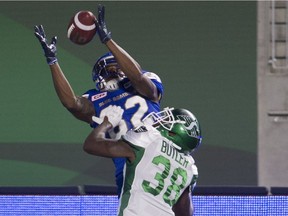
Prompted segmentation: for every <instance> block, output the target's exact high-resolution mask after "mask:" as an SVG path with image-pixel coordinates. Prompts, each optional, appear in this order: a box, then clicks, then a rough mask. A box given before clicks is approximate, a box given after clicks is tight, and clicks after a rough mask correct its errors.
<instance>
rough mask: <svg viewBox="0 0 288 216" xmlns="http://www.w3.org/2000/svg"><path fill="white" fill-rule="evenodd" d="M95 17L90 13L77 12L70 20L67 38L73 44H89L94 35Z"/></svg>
mask: <svg viewBox="0 0 288 216" xmlns="http://www.w3.org/2000/svg"><path fill="white" fill-rule="evenodd" d="M95 20H96V17H95V16H94V14H93V13H92V12H90V11H79V12H77V13H76V14H75V15H74V16H73V17H72V18H71V20H70V22H69V25H68V28H67V37H68V38H69V39H70V40H71V41H72V42H73V43H75V44H78V45H84V44H87V43H89V42H90V41H91V40H92V39H93V37H94V35H95V34H96V25H95Z"/></svg>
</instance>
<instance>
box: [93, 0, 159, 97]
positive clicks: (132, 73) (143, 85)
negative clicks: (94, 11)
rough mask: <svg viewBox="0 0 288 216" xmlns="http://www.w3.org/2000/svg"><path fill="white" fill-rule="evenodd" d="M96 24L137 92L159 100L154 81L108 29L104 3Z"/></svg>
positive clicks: (100, 6) (99, 10)
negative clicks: (142, 70) (144, 73)
mask: <svg viewBox="0 0 288 216" xmlns="http://www.w3.org/2000/svg"><path fill="white" fill-rule="evenodd" d="M96 26H97V33H98V35H99V38H100V40H101V42H102V43H104V44H105V45H106V46H107V48H108V49H109V50H110V51H111V52H112V54H113V55H114V57H115V58H116V60H117V62H118V64H119V66H120V68H121V70H122V71H123V72H124V73H125V75H126V76H127V77H128V78H129V80H130V81H131V82H132V85H133V86H134V88H135V89H136V90H137V92H138V93H139V94H141V95H143V96H145V97H147V98H149V99H150V100H152V101H158V100H159V95H158V91H157V88H156V86H155V85H154V83H153V82H152V81H151V80H150V79H149V78H147V77H146V76H143V74H142V72H141V67H140V65H139V64H138V62H137V61H136V60H135V59H134V58H133V57H132V56H130V55H129V54H128V53H127V52H126V51H125V50H124V49H123V48H122V47H120V46H119V45H118V44H117V43H116V42H115V41H114V40H113V39H112V36H111V32H110V31H108V29H107V26H106V23H105V7H104V6H102V5H99V6H98V19H97V20H96Z"/></svg>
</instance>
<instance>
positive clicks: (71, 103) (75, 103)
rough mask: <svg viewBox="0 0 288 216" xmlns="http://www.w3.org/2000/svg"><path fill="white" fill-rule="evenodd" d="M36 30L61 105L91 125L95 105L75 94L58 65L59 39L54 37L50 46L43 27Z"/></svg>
mask: <svg viewBox="0 0 288 216" xmlns="http://www.w3.org/2000/svg"><path fill="white" fill-rule="evenodd" d="M34 30H35V31H34V34H35V36H36V38H37V39H38V40H39V42H40V44H41V46H42V49H43V51H44V55H45V57H46V61H47V63H48V65H49V67H50V70H51V74H52V79H53V83H54V88H55V90H56V93H57V95H58V98H59V99H60V101H61V103H62V104H63V106H64V107H66V108H67V109H68V110H69V111H70V112H71V113H72V114H73V115H74V116H75V117H76V118H78V119H80V120H82V121H85V122H88V123H91V122H92V121H91V117H92V116H93V115H94V114H95V111H94V108H93V104H92V103H91V102H90V101H89V100H87V99H85V98H82V97H78V96H76V95H75V94H74V91H73V89H72V88H71V86H70V84H69V82H68V80H67V79H66V77H65V75H64V73H63V71H62V70H61V67H60V65H59V64H58V59H57V57H56V54H57V47H56V43H57V37H56V36H54V37H53V38H52V40H51V43H50V44H49V43H48V42H47V38H46V35H45V31H44V27H43V26H42V25H38V26H35V27H34Z"/></svg>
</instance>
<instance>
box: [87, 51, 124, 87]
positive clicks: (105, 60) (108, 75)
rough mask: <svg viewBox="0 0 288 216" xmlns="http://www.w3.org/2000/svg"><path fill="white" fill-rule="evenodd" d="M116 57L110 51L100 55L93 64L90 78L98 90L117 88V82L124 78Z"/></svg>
mask: <svg viewBox="0 0 288 216" xmlns="http://www.w3.org/2000/svg"><path fill="white" fill-rule="evenodd" d="M125 77H126V76H125V74H124V73H123V72H122V71H121V70H120V68H119V66H118V64H117V62H116V59H115V58H114V56H113V55H112V54H111V53H108V54H106V55H104V56H103V57H101V58H100V59H99V60H98V61H97V62H96V64H95V65H94V68H93V71H92V79H93V81H94V82H95V85H96V89H97V90H99V91H114V90H117V89H119V82H120V81H121V80H123V79H124V78H125Z"/></svg>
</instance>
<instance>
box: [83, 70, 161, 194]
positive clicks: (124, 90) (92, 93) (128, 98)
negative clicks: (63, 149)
mask: <svg viewBox="0 0 288 216" xmlns="http://www.w3.org/2000/svg"><path fill="white" fill-rule="evenodd" d="M144 75H145V76H147V77H148V78H150V79H151V81H152V82H153V83H154V84H155V86H156V87H157V90H158V94H159V95H160V96H162V95H163V86H162V82H161V80H160V78H159V77H158V76H157V75H156V74H154V73H151V72H144ZM83 96H85V97H86V98H88V99H89V100H90V101H91V102H92V103H93V105H94V108H95V113H96V116H97V117H103V115H104V112H103V110H105V108H107V107H108V106H110V105H117V106H120V107H121V108H122V109H123V110H124V113H123V116H122V121H121V122H120V124H119V126H117V127H116V128H114V129H113V130H112V131H109V133H108V134H107V137H109V138H112V139H120V138H121V136H122V135H124V134H125V133H126V132H127V131H128V130H130V129H132V128H135V127H137V126H138V125H140V124H141V121H142V120H143V118H144V117H146V116H147V115H148V114H149V113H150V112H159V111H160V100H159V102H153V101H151V100H148V99H146V98H145V97H143V96H140V95H139V94H137V93H136V91H135V90H134V88H133V87H132V85H131V83H130V81H129V80H128V79H127V78H125V79H124V80H123V81H121V84H120V88H119V89H118V90H115V91H98V90H96V89H90V90H88V91H87V92H86V93H85V94H84V95H83ZM96 126H97V123H93V124H92V125H91V127H93V128H95V127H96ZM125 161H126V159H125V158H114V159H113V162H114V165H115V168H116V170H115V177H116V183H117V187H118V195H119V194H120V191H121V187H122V184H123V167H124V164H125Z"/></svg>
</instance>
